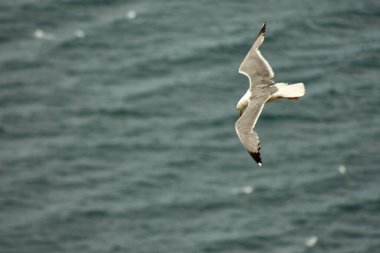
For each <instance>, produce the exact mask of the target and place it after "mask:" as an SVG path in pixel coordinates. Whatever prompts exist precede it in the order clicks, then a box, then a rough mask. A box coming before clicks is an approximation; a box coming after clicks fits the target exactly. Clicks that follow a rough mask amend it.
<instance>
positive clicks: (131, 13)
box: [125, 10, 137, 19]
mask: <svg viewBox="0 0 380 253" xmlns="http://www.w3.org/2000/svg"><path fill="white" fill-rule="evenodd" d="M136 15H137V14H136V11H134V10H130V11H127V13H126V14H125V17H126V18H127V19H135V18H136Z"/></svg>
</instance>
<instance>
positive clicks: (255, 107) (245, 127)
mask: <svg viewBox="0 0 380 253" xmlns="http://www.w3.org/2000/svg"><path fill="white" fill-rule="evenodd" d="M269 97H270V94H269V95H268V96H261V97H255V98H254V99H252V98H251V99H250V101H249V105H248V107H247V109H246V110H245V111H244V113H243V115H242V116H241V117H240V118H239V120H238V121H237V122H236V124H235V130H236V133H237V135H238V136H239V139H240V141H241V143H242V144H243V146H244V147H245V148H246V149H247V151H248V153H249V154H250V155H251V156H252V158H253V159H254V160H255V161H256V162H257V163H258V164H259V165H260V166H261V165H262V161H261V158H260V141H259V137H258V135H257V133H256V132H255V131H253V128H254V127H255V125H256V122H257V119H258V118H259V116H260V114H261V111H262V110H263V107H264V104H265V102H266V101H267V100H268V99H269Z"/></svg>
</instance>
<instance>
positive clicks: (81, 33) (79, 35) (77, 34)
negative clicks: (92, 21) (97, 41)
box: [74, 29, 86, 39]
mask: <svg viewBox="0 0 380 253" xmlns="http://www.w3.org/2000/svg"><path fill="white" fill-rule="evenodd" d="M74 35H75V37H77V38H79V39H83V38H84V37H86V33H85V32H84V31H83V30H81V29H78V30H76V31H75V32H74Z"/></svg>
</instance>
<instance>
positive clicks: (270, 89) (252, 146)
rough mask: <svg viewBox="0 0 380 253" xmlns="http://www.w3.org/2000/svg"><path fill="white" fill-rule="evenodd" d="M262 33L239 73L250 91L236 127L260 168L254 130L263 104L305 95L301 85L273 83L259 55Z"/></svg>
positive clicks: (269, 70)
mask: <svg viewBox="0 0 380 253" xmlns="http://www.w3.org/2000/svg"><path fill="white" fill-rule="evenodd" d="M265 29H266V24H264V25H263V27H262V28H261V31H260V33H259V36H258V37H257V39H256V41H255V42H254V44H253V46H252V48H251V49H250V50H249V52H248V54H247V56H246V57H245V58H244V60H243V62H242V64H241V65H240V68H239V73H241V74H243V75H245V76H247V77H248V79H249V84H250V87H249V89H248V90H247V92H246V93H245V94H244V95H243V97H242V98H241V99H240V100H239V102H238V104H237V110H238V114H239V119H238V121H237V122H236V124H235V129H236V133H237V135H238V136H239V139H240V141H241V143H242V144H243V146H244V147H245V148H246V149H247V151H248V153H249V154H250V155H251V156H252V158H253V159H254V160H255V161H256V162H257V164H258V165H259V166H262V161H261V157H260V141H259V138H258V136H257V134H256V132H254V131H253V128H254V127H255V125H256V122H257V119H258V117H259V116H260V114H261V111H262V109H263V107H264V104H265V103H268V102H272V101H275V100H277V99H280V98H287V99H298V98H299V97H302V96H303V95H304V94H305V86H304V84H303V83H296V84H291V85H288V84H287V83H274V81H273V77H274V73H273V70H272V68H271V66H270V65H269V63H268V62H267V61H266V60H265V58H264V57H263V56H262V55H261V53H260V51H259V47H260V45H261V44H262V43H263V41H264V35H265Z"/></svg>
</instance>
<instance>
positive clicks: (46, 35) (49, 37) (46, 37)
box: [34, 29, 54, 40]
mask: <svg viewBox="0 0 380 253" xmlns="http://www.w3.org/2000/svg"><path fill="white" fill-rule="evenodd" d="M34 37H35V38H36V39H40V40H52V39H54V36H53V34H51V33H46V32H44V31H43V30H42V29H36V30H35V31H34Z"/></svg>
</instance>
